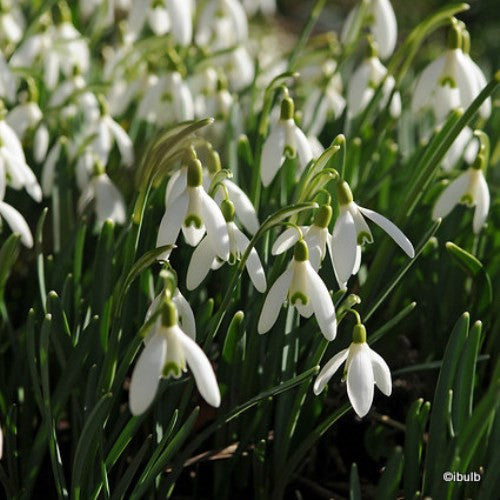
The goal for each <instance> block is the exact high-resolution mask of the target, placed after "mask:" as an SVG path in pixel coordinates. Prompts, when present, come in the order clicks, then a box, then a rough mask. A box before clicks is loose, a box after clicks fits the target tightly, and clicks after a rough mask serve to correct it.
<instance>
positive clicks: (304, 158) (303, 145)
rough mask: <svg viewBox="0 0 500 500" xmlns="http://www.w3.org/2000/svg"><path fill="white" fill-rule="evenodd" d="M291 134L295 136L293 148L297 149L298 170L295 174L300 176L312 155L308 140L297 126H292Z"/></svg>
mask: <svg viewBox="0 0 500 500" xmlns="http://www.w3.org/2000/svg"><path fill="white" fill-rule="evenodd" d="M293 133H294V135H295V147H296V148H297V158H298V160H299V170H298V172H297V173H298V175H300V174H302V172H303V171H304V169H305V168H306V165H307V164H308V163H309V162H310V161H311V160H312V159H313V153H312V149H311V144H310V143H309V139H308V138H307V137H306V136H305V134H304V132H302V130H300V128H299V127H297V125H294V127H293Z"/></svg>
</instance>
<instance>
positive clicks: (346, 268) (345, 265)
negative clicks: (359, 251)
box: [329, 209, 357, 284]
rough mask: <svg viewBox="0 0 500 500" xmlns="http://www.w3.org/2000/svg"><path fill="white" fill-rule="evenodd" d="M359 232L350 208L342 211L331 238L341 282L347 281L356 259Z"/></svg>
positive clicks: (336, 270)
mask: <svg viewBox="0 0 500 500" xmlns="http://www.w3.org/2000/svg"><path fill="white" fill-rule="evenodd" d="M356 246H357V233H356V227H355V225H354V220H353V218H352V215H351V213H350V212H349V210H345V209H344V210H342V209H341V211H340V215H339V217H338V219H337V220H336V221H335V226H334V228H333V235H332V239H331V245H330V247H329V249H330V258H331V259H332V264H333V269H334V271H335V275H336V277H337V281H338V282H339V284H341V283H347V281H348V279H349V278H350V276H351V275H352V274H353V270H354V263H355V261H356Z"/></svg>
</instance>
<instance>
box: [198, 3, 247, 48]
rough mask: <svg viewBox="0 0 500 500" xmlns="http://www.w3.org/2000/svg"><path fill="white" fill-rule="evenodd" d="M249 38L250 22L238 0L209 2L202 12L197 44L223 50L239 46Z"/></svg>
mask: <svg viewBox="0 0 500 500" xmlns="http://www.w3.org/2000/svg"><path fill="white" fill-rule="evenodd" d="M247 37H248V21H247V16H246V14H245V10H244V9H243V7H242V6H241V4H240V3H239V2H238V0H209V1H208V2H207V3H206V5H205V7H204V8H203V10H202V11H201V14H200V17H199V21H198V26H197V29H196V43H197V45H201V46H210V47H211V48H212V49H213V50H221V49H225V48H229V47H233V46H235V45H238V44H240V43H242V42H244V41H246V39H247Z"/></svg>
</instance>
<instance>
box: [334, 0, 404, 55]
mask: <svg viewBox="0 0 500 500" xmlns="http://www.w3.org/2000/svg"><path fill="white" fill-rule="evenodd" d="M364 3H365V5H366V8H367V12H365V15H366V18H367V19H368V22H369V28H370V32H371V34H372V36H373V39H374V40H375V42H376V43H377V46H378V49H379V53H380V57H382V58H383V59H386V58H387V57H389V56H390V55H391V54H392V53H393V52H394V48H395V47H396V42H397V38H398V25H397V21H396V15H395V14H394V9H393V8H392V5H391V3H390V2H389V0H369V1H368V2H367V4H366V2H364ZM360 8H364V7H361V6H360V5H358V6H356V7H355V8H354V9H353V10H352V11H351V12H350V13H349V15H348V16H347V19H346V21H345V23H344V26H343V29H342V33H341V38H340V39H341V41H342V43H346V42H347V41H348V40H350V38H351V33H352V30H353V29H354V20H355V19H356V16H357V15H358V12H359V9H360Z"/></svg>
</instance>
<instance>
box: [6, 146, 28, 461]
mask: <svg viewBox="0 0 500 500" xmlns="http://www.w3.org/2000/svg"><path fill="white" fill-rule="evenodd" d="M0 149H1V148H0ZM6 187H7V186H6V172H5V166H4V162H3V161H2V156H1V155H0V222H1V219H5V221H6V222H7V224H8V225H9V227H10V228H11V229H12V232H13V233H17V234H19V235H20V237H21V243H22V244H23V245H24V246H26V247H28V248H31V247H32V246H33V236H32V234H31V230H30V228H29V226H28V224H27V222H26V220H25V218H24V217H23V216H22V215H21V213H20V212H18V211H17V210H16V209H15V208H14V207H12V206H11V205H9V204H8V203H5V201H3V199H4V196H5V189H6ZM0 453H1V450H0Z"/></svg>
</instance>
